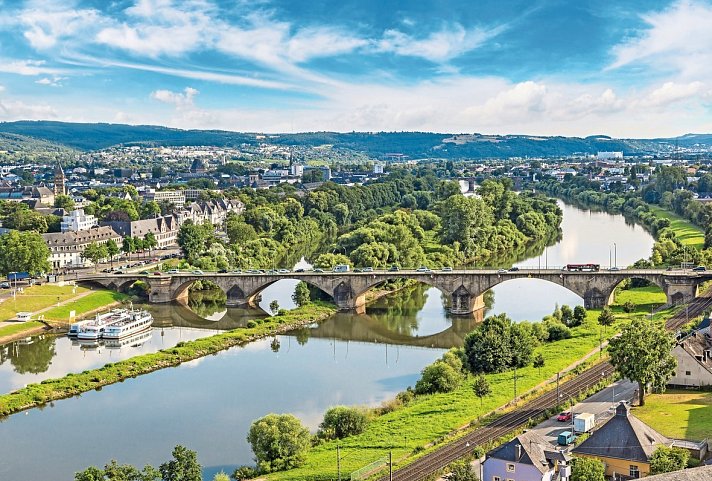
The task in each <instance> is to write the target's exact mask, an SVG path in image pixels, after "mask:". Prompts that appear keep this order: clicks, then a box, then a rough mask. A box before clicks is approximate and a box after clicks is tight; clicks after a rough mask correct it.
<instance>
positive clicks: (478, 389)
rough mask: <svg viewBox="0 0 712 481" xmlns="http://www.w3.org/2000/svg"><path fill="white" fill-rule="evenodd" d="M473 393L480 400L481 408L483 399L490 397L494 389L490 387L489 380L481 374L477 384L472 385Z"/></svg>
mask: <svg viewBox="0 0 712 481" xmlns="http://www.w3.org/2000/svg"><path fill="white" fill-rule="evenodd" d="M472 391H473V392H474V393H475V396H477V397H478V398H480V407H482V403H483V398H484V397H485V396H489V395H490V393H491V392H492V388H491V387H490V385H489V382H487V378H486V377H485V376H484V374H480V375H479V376H477V377H476V378H475V382H474V384H473V385H472Z"/></svg>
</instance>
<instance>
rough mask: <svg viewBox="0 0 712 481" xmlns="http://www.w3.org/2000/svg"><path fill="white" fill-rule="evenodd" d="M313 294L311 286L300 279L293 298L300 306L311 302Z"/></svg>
mask: <svg viewBox="0 0 712 481" xmlns="http://www.w3.org/2000/svg"><path fill="white" fill-rule="evenodd" d="M310 296H311V294H310V293H309V286H308V285H307V283H306V282H304V281H300V282H299V283H298V284H297V287H295V288H294V294H292V300H293V301H294V303H295V304H296V305H298V306H300V307H301V306H303V305H304V304H309V302H310V301H311V297H310Z"/></svg>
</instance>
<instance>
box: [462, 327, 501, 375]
mask: <svg viewBox="0 0 712 481" xmlns="http://www.w3.org/2000/svg"><path fill="white" fill-rule="evenodd" d="M510 324H511V321H510V320H509V318H508V317H507V316H506V315H504V314H500V315H497V316H490V317H488V318H486V319H485V320H484V321H483V322H482V324H481V325H480V326H478V327H477V328H476V329H475V330H474V331H472V332H470V333H469V334H468V335H467V336H465V364H466V365H467V368H468V369H469V370H470V371H471V372H472V373H474V374H478V373H493V372H502V371H505V370H507V369H508V368H509V365H510V363H511V360H512V353H511V345H510V342H509V325H510Z"/></svg>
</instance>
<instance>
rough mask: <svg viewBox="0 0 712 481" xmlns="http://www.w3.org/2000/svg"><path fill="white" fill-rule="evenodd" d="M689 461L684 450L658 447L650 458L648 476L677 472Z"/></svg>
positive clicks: (687, 453)
mask: <svg viewBox="0 0 712 481" xmlns="http://www.w3.org/2000/svg"><path fill="white" fill-rule="evenodd" d="M689 459H690V452H689V451H688V450H686V449H682V448H668V447H667V446H660V447H658V448H657V449H656V450H655V451H653V455H652V456H651V457H650V474H662V473H670V472H672V471H679V470H680V469H684V468H685V467H686V466H687V461H688V460H689Z"/></svg>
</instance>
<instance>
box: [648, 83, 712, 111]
mask: <svg viewBox="0 0 712 481" xmlns="http://www.w3.org/2000/svg"><path fill="white" fill-rule="evenodd" d="M708 94H709V87H705V85H704V84H703V83H702V82H700V81H694V82H689V83H685V84H680V83H675V82H665V83H664V84H663V85H662V86H660V87H658V88H656V89H654V90H652V91H651V92H650V93H649V94H648V95H647V96H646V97H645V98H643V99H642V100H641V105H643V106H649V107H663V106H666V105H668V104H671V103H674V102H680V101H683V100H687V99H690V98H694V97H698V96H700V95H708Z"/></svg>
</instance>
